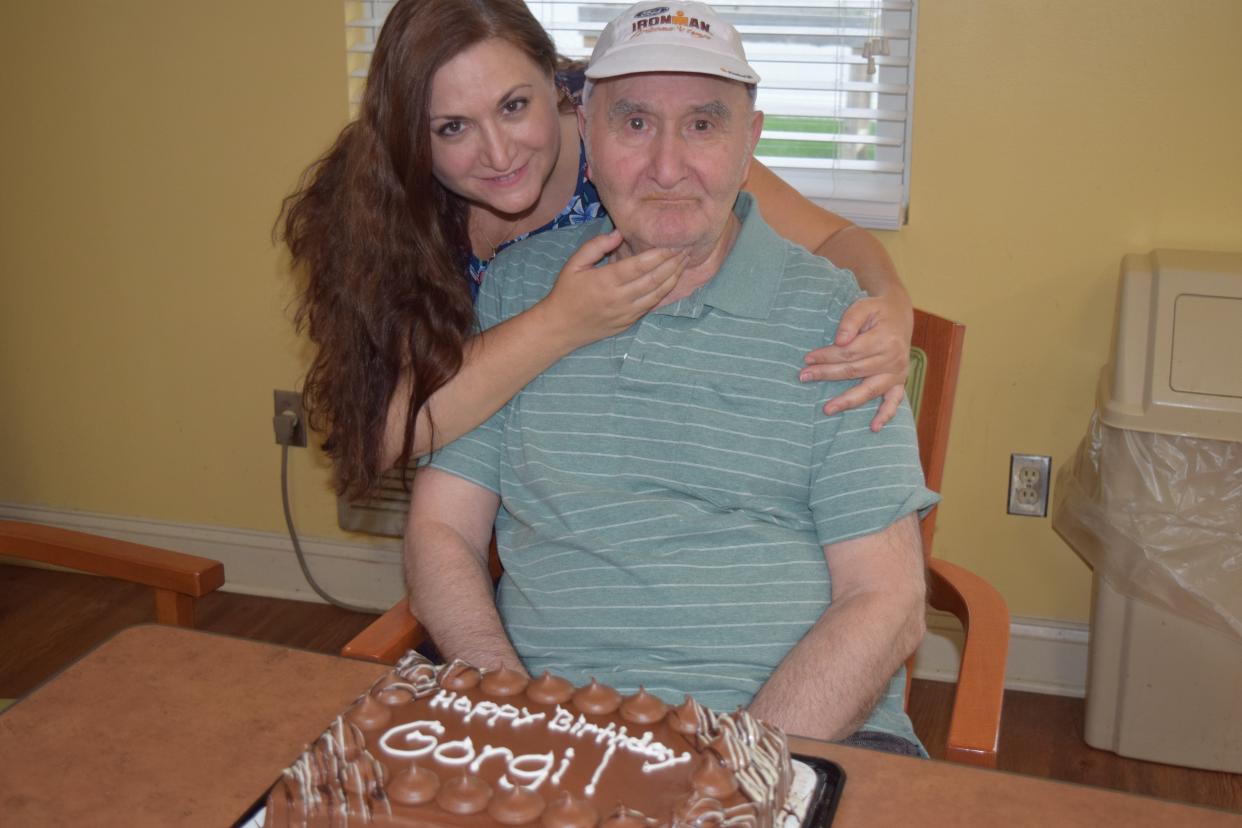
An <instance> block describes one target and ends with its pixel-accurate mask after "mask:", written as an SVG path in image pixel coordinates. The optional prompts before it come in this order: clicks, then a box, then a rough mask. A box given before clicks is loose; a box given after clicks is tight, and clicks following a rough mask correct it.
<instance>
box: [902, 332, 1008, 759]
mask: <svg viewBox="0 0 1242 828" xmlns="http://www.w3.org/2000/svg"><path fill="white" fill-rule="evenodd" d="M965 337H966V326H965V325H961V324H958V323H956V322H950V321H949V320H948V319H944V318H943V317H940V316H936V315H934V314H930V313H927V312H925V311H921V310H919V309H917V308H916V309H915V311H914V335H913V337H912V338H911V343H910V378H909V380H908V381H907V382H906V393H907V396H908V397H909V398H910V407H911V408H912V409H913V411H914V416H915V422H916V424H917V428H918V439H919V455H920V459H921V460H922V464H923V477H924V478H925V479H926V481H927V487H928V488H929V489H932V490H933V491H940V486H941V481H942V480H943V478H944V464H945V458H946V456H947V454H948V447H949V422H950V420H951V418H952V416H953V398H954V394H955V393H956V391H957V375H958V369H959V368H960V367H961V362H962V343H963V341H964V340H965ZM939 510H940V507H937V508H935V509H933V510H932V511H931V512H930V513H929V514H928V515H927V517H925V518H923V521H922V526H921V529H922V535H923V557H924V558H925V559H926V561H927V602H928V604H930V605H931V606H932V607H934V608H935V609H938V610H942V611H944V612H949V613H952V614H953V615H954V616H955V617H956V618H957V619H958V621H959V622H960V623H961V625H962V629H963V631H964V633H965V642H964V644H963V647H962V658H961V664H960V665H959V668H958V678H957V689H956V691H955V693H954V696H953V711H952V713H951V714H950V718H949V735H948V739H947V740H946V743H945V756H944V758H945V759H948V760H950V761H952V762H959V763H962V764H967V765H979V766H982V767H996V743H997V739H998V737H999V735H1000V719H1001V704H1002V702H1003V701H1004V695H1005V660H1006V658H1007V656H1008V652H1009V609H1008V607H1006V605H1005V600H1004V598H1002V597H1001V595H1000V593H999V592H997V591H996V589H995V588H994V587H993V586H992V585H991V584H989V583H988V582H987V581H984V580H983V579H982V578H980V577H979V576H978V575H975V574H974V573H973V572H971V571H969V570H967V569H963V568H962V567H960V566H957V565H956V564H952V563H949V562H948V561H943V560H940V559H938V558H933V557H932V537H933V535H934V532H935V527H936V514H937V513H938V512H939ZM913 674H914V658H913V657H911V659H910V661H909V662H908V663H907V665H906V699H907V700H908V699H909V698H910V693H909V688H910V680H911V677H912V676H913Z"/></svg>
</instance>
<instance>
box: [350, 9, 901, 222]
mask: <svg viewBox="0 0 1242 828" xmlns="http://www.w3.org/2000/svg"><path fill="white" fill-rule="evenodd" d="M395 2H396V0H349V1H348V2H346V3H345V14H346V26H347V28H346V31H347V48H348V54H349V74H350V98H351V101H352V102H354V103H356V102H357V101H358V100H359V99H360V97H361V94H362V88H363V84H365V81H366V68H367V64H368V62H369V59H370V54H371V52H372V51H373V50H374V44H375V38H376V37H377V36H378V34H379V29H380V27H381V26H382V25H383V21H384V18H385V16H386V15H387V14H388V11H389V10H390V9H391V8H392V6H393V5H394V4H395ZM526 2H527V5H528V6H529V7H530V8H531V11H532V12H533V13H534V14H535V16H536V17H538V18H539V19H540V21H541V22H543V23H544V26H545V28H547V29H548V31H549V33H550V34H552V36H553V38H554V39H555V40H556V44H557V48H558V50H559V51H560V52H561V53H562V54H564V55H565V56H566V57H570V58H580V59H583V60H585V59H586V58H587V57H589V56H590V48H591V45H592V42H593V41H592V40H591V37H592V36H593V33H595V32H598V31H599V30H600V29H602V28H603V25H604V23H605V22H606V21H607V20H608V19H610V18H611V17H612V16H613V15H614V14H616V13H619V12H620V11H621V10H623V9H624V8H626V7H627V6H628V5H629V4H628V3H626V2H624V0H622V2H605V0H526ZM710 4H711V5H712V6H713V7H714V8H715V10H716V11H717V12H719V13H720V14H721V16H723V17H724V18H725V19H726V20H729V21H730V22H731V23H733V25H735V26H737V27H738V30H739V31H740V32H742V36H743V41H744V42H745V43H747V55H748V58H749V60H750V62H751V63H752V64H753V65H754V66H755V69H756V71H758V72H759V75H760V77H761V78H763V80H761V82H760V84H759V96H758V101H757V106H758V108H759V109H761V110H763V111H764V112H765V116H766V118H767V120H768V123H767V125H765V128H764V135H763V138H764V140H763V141H762V142H761V144H760V147H759V149H758V150H757V152H756V156H757V157H758V158H759V160H760V161H762V162H763V163H764V164H766V165H767V166H768V167H770V168H771V169H772V170H773V172H775V173H776V174H777V175H779V176H781V177H782V178H784V179H785V180H786V181H788V182H789V183H790V184H791V185H793V187H794V188H795V189H797V190H798V192H800V193H802V194H803V195H805V196H806V197H807V198H810V199H811V200H812V201H815V202H816V203H818V204H821V205H822V206H824V207H827V208H828V209H830V210H832V211H833V212H836V213H839V214H840V215H843V216H845V217H846V218H848V219H850V220H851V221H854V222H855V223H857V224H859V225H862V226H864V227H869V228H874V229H896V228H898V227H900V226H901V225H902V224H904V223H905V222H906V218H907V213H908V205H909V192H910V144H911V141H910V138H911V123H912V115H913V109H914V106H913V104H914V55H915V34H916V29H917V13H918V8H917V7H918V0H741V1H740V2H737V3H723V2H711V3H710ZM589 7H597V10H596V11H595V13H594V14H588V15H585V16H584V15H582V13H581V12H582V10H583V9H585V8H589ZM799 8H803V9H806V10H808V11H810V12H812V13H813V14H815V15H822V16H824V17H825V18H826V19H827V20H828V22H834V23H842V25H823V26H808V27H804V28H790V26H788V25H782V24H781V23H780V21H779V20H775V21H774V22H773V24H772V25H768V24H767V21H765V20H764V19H763V18H764V15H765V9H771V10H773V11H772V14H776V13H777V12H776V10H777V9H779V10H781V11H784V12H789V11H793V10H797V9H799ZM833 15H836V16H835V17H833ZM583 17H586V18H589V19H583ZM846 21H855V22H846ZM781 37H786V38H788V40H789V41H790V42H782V41H780V40H778V38H781ZM800 116H801V117H805V116H810V117H812V118H816V119H818V120H819V122H820V123H821V124H828V123H834V124H836V125H840V126H843V127H844V128H841V129H839V131H837V132H835V133H832V132H828V133H825V132H818V131H812V132H797V131H796V127H794V128H790V127H789V124H790V123H795V122H793V121H791V120H790V119H792V118H797V117H800ZM830 118H831V119H834V120H833V121H828V120H826V119H830ZM802 123H810V122H802ZM824 128H826V129H832V128H833V127H824ZM792 141H798V142H800V143H798V144H793V143H790V142H792ZM774 147H781V148H784V151H785V152H796V149H795V148H798V147H813V148H814V149H811V150H809V151H808V153H807V155H808V156H810V155H813V154H815V153H817V152H820V150H822V149H823V148H826V147H833V149H830V150H828V152H829V153H831V154H832V155H834V156H836V157H833V158H822V157H798V156H796V155H795V156H793V157H791V156H789V155H781V154H776V151H775V150H772V148H774Z"/></svg>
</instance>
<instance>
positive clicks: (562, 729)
mask: <svg viewBox="0 0 1242 828" xmlns="http://www.w3.org/2000/svg"><path fill="white" fill-rule="evenodd" d="M573 723H574V714H573V713H570V712H569V711H568V710H566V709H565V708H563V707H561V706H560V705H559V704H558V705H557V706H556V713H554V714H553V715H552V721H550V722H548V730H555V731H556V732H557V733H568V732H569V728H570V727H571V726H572V725H573Z"/></svg>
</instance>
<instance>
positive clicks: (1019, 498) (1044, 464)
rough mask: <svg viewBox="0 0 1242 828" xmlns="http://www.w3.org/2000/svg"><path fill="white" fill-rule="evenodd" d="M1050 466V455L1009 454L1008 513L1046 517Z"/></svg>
mask: <svg viewBox="0 0 1242 828" xmlns="http://www.w3.org/2000/svg"><path fill="white" fill-rule="evenodd" d="M1051 468H1052V458H1051V457H1044V456H1043V455H1041V454H1011V455H1009V514H1011V515H1027V516H1029V517H1047V515H1048V475H1049V472H1050V470H1051Z"/></svg>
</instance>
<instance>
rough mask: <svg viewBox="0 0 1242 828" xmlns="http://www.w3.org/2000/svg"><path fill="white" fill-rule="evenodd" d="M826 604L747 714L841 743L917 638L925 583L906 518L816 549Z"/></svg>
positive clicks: (913, 523)
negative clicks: (823, 564) (826, 577)
mask: <svg viewBox="0 0 1242 828" xmlns="http://www.w3.org/2000/svg"><path fill="white" fill-rule="evenodd" d="M824 556H825V557H826V558H827V560H828V571H829V572H830V573H831V575H832V604H831V605H830V606H829V607H828V609H827V610H825V611H824V614H823V615H822V616H820V618H819V620H818V621H817V622H816V623H815V625H814V626H812V627H811V629H810V630H809V631H808V632H807V634H806V635H805V636H803V638H802V640H801V641H799V642H798V644H797V645H796V646H795V647H794V648H793V649H792V650H790V651H789V654H788V655H786V656H785V658H784V660H783V661H782V662H781V663H780V665H779V666H778V667H777V668H776V671H775V672H773V673H772V675H771V676H770V677H769V678H768V680H767V682H765V683H764V685H763V687H761V688H760V689H759V693H758V694H757V695H756V696H755V699H754V701H753V702H751V705H750V711H751V712H752V713H754V714H755V715H756V716H759V717H761V718H763V719H765V720H766V721H769V722H771V723H773V724H776V725H778V726H780V727H782V728H784V729H785V730H786V731H788V732H790V733H794V734H797V735H799V736H809V737H812V738H816V739H829V740H833V739H843V738H845V737H846V736H849V735H850V734H852V733H853V732H854V731H856V730H857V729H858V727H859V726H860V725H861V724H862V723H863V722H864V721H866V719H867V716H868V715H869V714H870V713H871V710H872V708H874V707H875V705H876V702H877V701H878V700H879V698H880V694H881V693H882V692H883V691H884V688H885V685H886V684H887V683H888V681H889V679H891V678H892V676H893V674H894V673H895V672H897V668H898V667H900V666H901V665H902V664H903V663H904V662H905V660H906V659H907V658H908V657H909V656H910V654H911V653H913V652H914V651H915V649H916V648H917V647H918V645H919V642H920V641H922V640H923V632H924V629H925V626H926V620H925V615H926V611H927V608H926V604H925V601H926V579H925V576H924V564H923V551H922V544H921V543H920V540H919V533H918V522H917V519H916V517H915V516H914V515H913V514H910V515H907V516H906V517H903V518H901V519H900V520H898V521H897V522H896V523H894V524H892V525H891V526H889V527H888V528H886V529H884V530H882V531H880V532H877V533H875V534H872V535H866V536H864V537H860V538H854V539H851V540H847V541H841V542H838V543H832V544H829V545H827V546H825V547H824Z"/></svg>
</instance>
